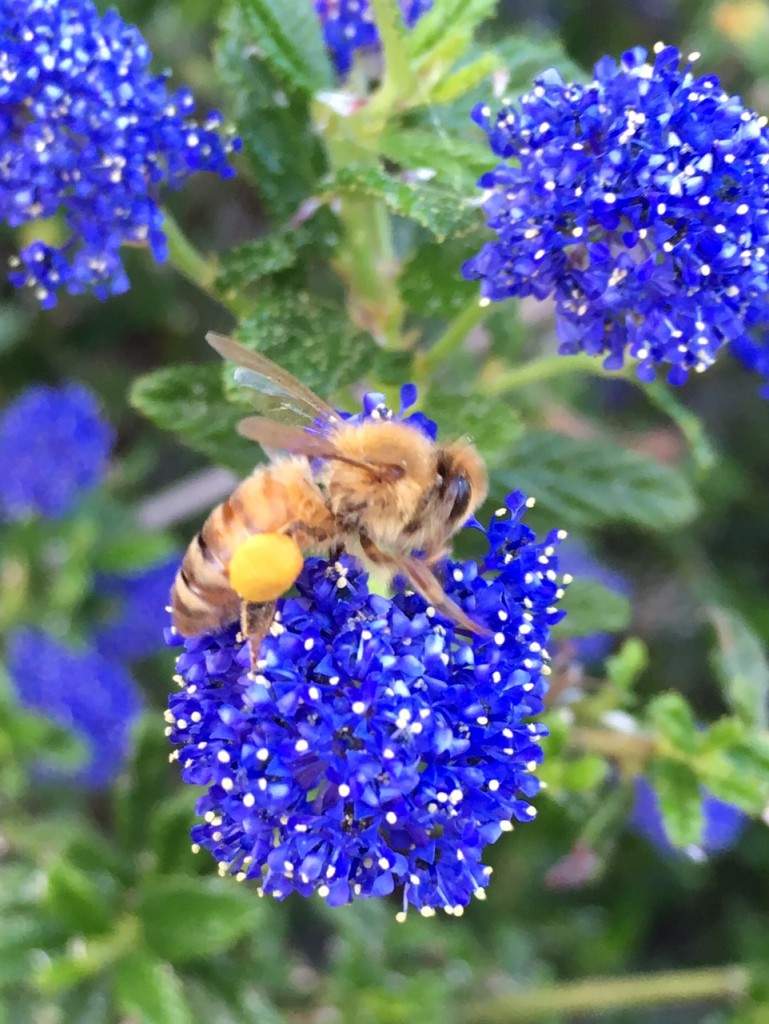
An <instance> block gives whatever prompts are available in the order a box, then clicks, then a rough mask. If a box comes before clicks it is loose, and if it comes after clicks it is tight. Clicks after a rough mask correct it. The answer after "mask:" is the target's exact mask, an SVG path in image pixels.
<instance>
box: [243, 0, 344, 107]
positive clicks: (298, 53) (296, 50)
mask: <svg viewBox="0 0 769 1024" xmlns="http://www.w3.org/2000/svg"><path fill="white" fill-rule="evenodd" d="M237 6H238V7H240V9H241V11H242V12H243V16H244V18H245V22H246V25H247V27H248V30H249V32H250V33H251V40H252V46H254V47H257V48H258V51H259V56H260V59H261V60H263V61H265V62H266V63H267V64H270V65H271V66H272V67H273V68H274V69H275V71H276V72H278V74H280V75H281V76H282V77H283V78H285V80H286V81H287V82H288V83H289V84H290V85H292V86H294V87H296V88H297V89H301V90H302V91H304V92H306V93H308V94H309V95H312V94H313V93H316V92H319V91H320V90H321V89H327V88H332V87H333V86H334V84H335V79H334V72H333V69H332V67H331V63H330V61H329V58H328V54H327V52H326V47H325V44H324V42H323V34H322V30H321V24H320V19H319V18H318V16H317V14H316V12H315V8H314V5H313V2H312V0H237Z"/></svg>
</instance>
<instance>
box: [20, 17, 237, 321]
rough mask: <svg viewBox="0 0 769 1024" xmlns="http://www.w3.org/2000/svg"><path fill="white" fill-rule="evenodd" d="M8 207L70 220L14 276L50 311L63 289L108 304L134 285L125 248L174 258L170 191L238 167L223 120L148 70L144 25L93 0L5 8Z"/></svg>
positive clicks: (30, 250)
mask: <svg viewBox="0 0 769 1024" xmlns="http://www.w3.org/2000/svg"><path fill="white" fill-rule="evenodd" d="M0 36H1V37H2V43H3V45H2V48H0V125H1V126H2V131H0V203H1V204H2V209H3V216H4V218H5V220H6V221H7V222H8V224H10V225H11V226H12V227H18V226H20V225H23V224H28V223H30V222H31V221H37V220H42V219H45V218H50V217H54V216H61V218H62V219H63V223H64V226H65V229H66V236H67V237H66V241H65V242H64V244H63V246H62V247H61V248H55V247H52V246H51V245H49V244H47V243H46V242H43V241H35V242H32V243H31V244H30V245H27V246H26V247H25V248H23V249H22V250H21V252H20V254H19V256H18V257H14V259H13V261H12V262H13V266H14V267H15V269H14V271H13V272H12V273H11V280H12V281H13V283H14V284H16V285H29V286H30V287H31V288H33V289H34V291H35V294H36V296H37V298H38V299H39V301H40V303H41V305H42V306H43V307H45V308H47V307H50V306H54V305H55V304H56V295H57V292H58V291H59V290H60V289H61V288H66V290H67V291H69V292H72V293H80V292H84V291H88V290H93V291H94V293H95V294H96V295H97V296H98V297H99V298H102V299H103V298H106V297H107V296H108V295H109V294H111V293H118V292H123V291H125V290H126V289H127V288H128V287H129V282H128V278H127V277H126V273H125V270H124V268H123V262H122V259H121V257H120V247H121V246H122V245H147V246H149V248H150V249H151V250H152V253H153V255H154V257H155V259H157V260H158V261H162V260H164V259H165V258H166V254H167V249H166V239H165V235H164V233H163V214H162V212H161V210H160V208H159V206H158V192H159V189H160V186H161V184H163V183H167V184H168V185H170V186H171V187H173V188H176V187H179V186H180V185H182V184H183V183H184V182H185V181H186V179H187V178H188V177H189V176H190V175H191V174H193V173H194V172H196V171H214V172H216V173H218V174H220V175H221V176H222V177H229V176H230V175H232V174H233V173H234V172H233V171H232V169H231V168H230V167H229V165H228V163H227V158H228V153H229V152H230V151H231V150H232V149H234V148H237V146H238V144H237V142H234V141H225V140H224V139H223V137H222V134H221V130H220V129H221V117H220V115H219V114H217V113H212V114H210V115H209V116H208V117H207V118H206V119H205V121H204V122H203V123H198V122H197V121H195V120H193V119H192V118H191V114H192V112H193V109H194V101H193V98H192V95H191V93H190V92H189V91H188V90H186V89H180V90H178V91H177V92H176V93H169V92H168V89H167V87H166V76H164V75H152V74H151V73H150V71H149V63H150V57H151V55H150V51H149V48H148V46H147V44H146V42H145V41H144V39H143V38H142V36H141V33H140V32H139V31H138V29H136V28H134V27H133V26H131V25H126V24H125V23H124V22H123V21H122V19H121V18H120V16H119V15H118V14H117V13H116V12H115V11H109V12H108V13H107V14H105V15H101V14H99V12H98V11H97V9H96V6H95V5H94V3H93V2H92V0H74V2H66V3H65V2H64V0H4V2H3V4H2V5H0Z"/></svg>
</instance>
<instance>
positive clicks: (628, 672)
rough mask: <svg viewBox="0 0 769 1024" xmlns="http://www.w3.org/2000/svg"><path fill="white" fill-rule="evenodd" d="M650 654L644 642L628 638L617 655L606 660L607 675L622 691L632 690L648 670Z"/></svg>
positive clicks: (634, 637) (632, 637) (635, 637)
mask: <svg viewBox="0 0 769 1024" xmlns="http://www.w3.org/2000/svg"><path fill="white" fill-rule="evenodd" d="M648 661H649V652H648V650H647V648H646V644H645V643H644V642H643V640H639V639H638V637H637V636H631V637H628V639H627V640H626V641H625V642H624V644H623V645H622V647H620V649H619V650H618V651H617V653H616V654H612V655H611V657H609V658H607V659H606V674H607V676H608V678H609V679H611V681H612V682H613V683H614V685H615V686H618V687H619V688H620V689H621V690H625V691H628V690H630V689H631V688H632V687H633V686H634V685H635V683H636V681H637V680H638V677H639V676H640V675H641V673H642V672H643V671H644V669H645V668H646V666H647V664H648Z"/></svg>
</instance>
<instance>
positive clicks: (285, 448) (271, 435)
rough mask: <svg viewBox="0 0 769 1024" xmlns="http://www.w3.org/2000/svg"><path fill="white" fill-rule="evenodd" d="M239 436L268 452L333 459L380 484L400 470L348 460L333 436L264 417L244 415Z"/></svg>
mask: <svg viewBox="0 0 769 1024" xmlns="http://www.w3.org/2000/svg"><path fill="white" fill-rule="evenodd" d="M238 433H239V434H240V435H241V436H242V437H247V438H248V439H249V440H250V441H256V443H257V444H260V445H261V446H262V448H264V450H265V451H266V452H268V453H270V452H273V451H278V452H289V453H290V454H291V455H305V456H307V458H308V459H336V461H337V462H346V463H348V464H349V465H350V466H357V467H358V468H359V469H365V471H366V472H367V473H369V474H371V477H372V478H373V479H375V480H377V481H379V482H384V481H393V480H399V479H400V478H401V477H402V476H403V472H404V470H403V467H402V466H399V465H395V464H393V463H389V462H364V461H362V460H361V459H353V458H350V456H349V455H345V454H344V452H340V451H339V449H338V448H337V445H336V441H335V440H334V435H333V434H332V435H331V436H330V437H327V436H326V435H325V434H314V433H311V432H309V431H307V430H305V429H304V428H303V427H297V426H294V425H293V424H291V423H278V422H277V421H276V420H270V419H267V417H265V416H247V417H246V419H244V420H241V421H240V423H238Z"/></svg>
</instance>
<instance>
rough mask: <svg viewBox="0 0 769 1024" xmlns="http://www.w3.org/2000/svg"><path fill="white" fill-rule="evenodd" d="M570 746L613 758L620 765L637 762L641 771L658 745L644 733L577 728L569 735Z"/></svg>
mask: <svg viewBox="0 0 769 1024" xmlns="http://www.w3.org/2000/svg"><path fill="white" fill-rule="evenodd" d="M569 746H570V747H576V748H578V749H581V750H588V751H590V753H592V754H601V755H602V756H603V757H611V758H613V759H614V760H616V761H619V762H620V763H623V762H626V761H632V762H634V763H635V762H637V764H638V768H639V770H640V769H641V768H642V767H643V765H644V763H645V762H646V761H648V760H649V758H650V757H651V756H652V755H653V754H654V753H655V751H656V749H657V744H656V742H655V740H654V738H653V737H651V736H644V735H643V734H642V733H626V732H613V731H612V730H611V729H594V728H590V727H589V726H576V727H575V728H573V729H572V731H571V733H570V734H569Z"/></svg>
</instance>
